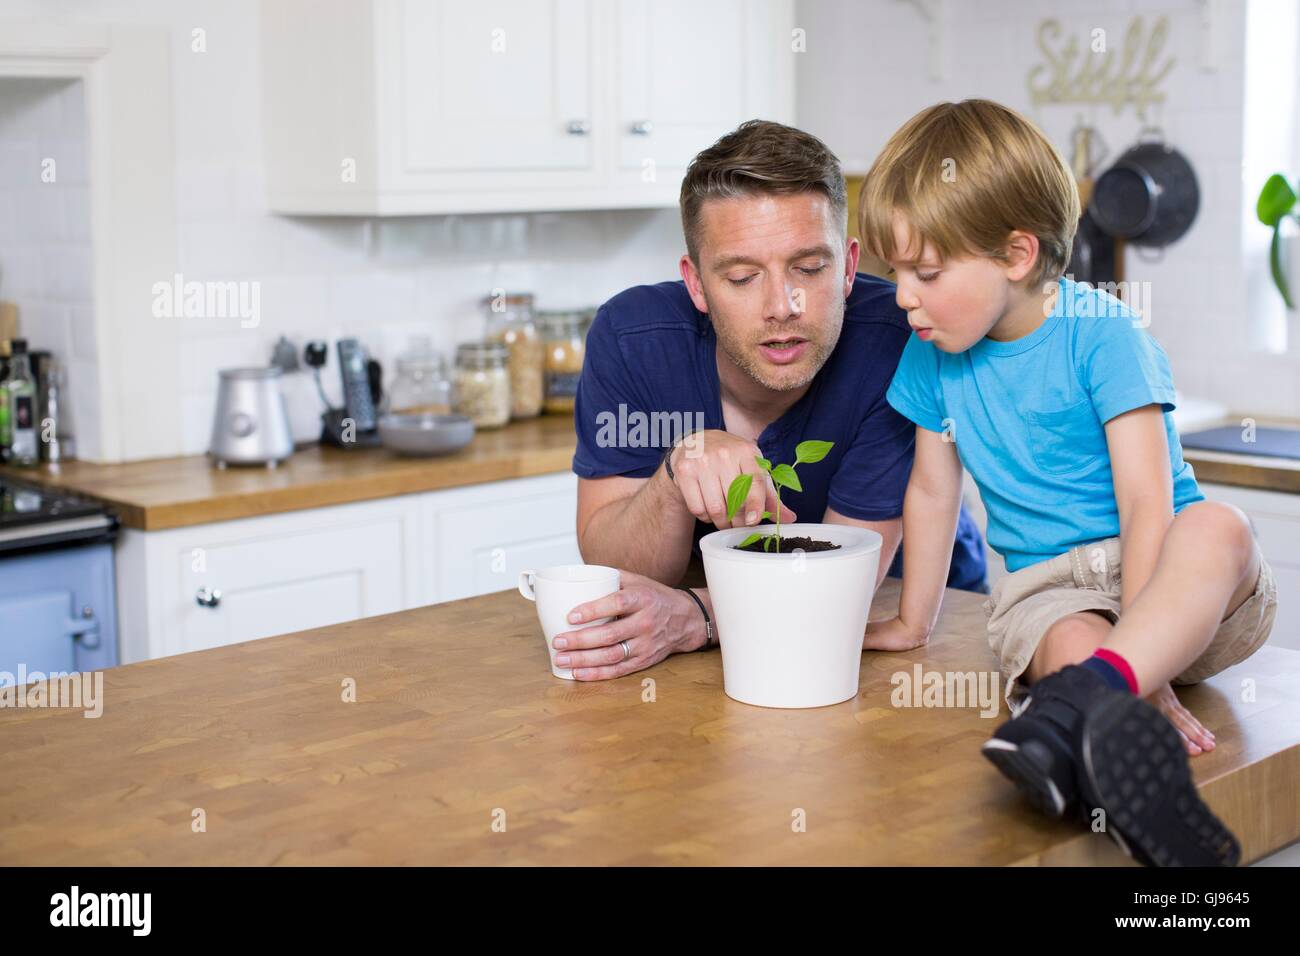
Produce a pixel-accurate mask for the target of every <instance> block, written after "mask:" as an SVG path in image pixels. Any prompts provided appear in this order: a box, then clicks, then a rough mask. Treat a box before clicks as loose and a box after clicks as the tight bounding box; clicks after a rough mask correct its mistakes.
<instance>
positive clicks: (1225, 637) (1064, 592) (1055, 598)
mask: <svg viewBox="0 0 1300 956" xmlns="http://www.w3.org/2000/svg"><path fill="white" fill-rule="evenodd" d="M1255 551H1256V553H1259V543H1258V542H1256V544H1255ZM1120 580H1121V578H1120V539H1119V538H1106V539H1104V540H1101V541H1094V542H1092V543H1090V544H1081V545H1076V546H1075V547H1073V548H1071V549H1070V550H1069V551H1067V552H1066V553H1065V554H1061V555H1057V556H1056V557H1055V558H1049V559H1048V560H1046V561H1041V562H1039V563H1038V564H1033V565H1030V566H1029V567H1027V568H1021V569H1020V570H1019V571H1015V572H1012V573H1011V574H1008V575H1006V576H1005V577H1002V578H999V579H998V581H997V583H996V584H995V585H994V586H993V592H992V593H991V594H990V595H989V598H988V600H987V601H985V602H984V613H985V614H987V615H988V623H989V645H990V646H991V647H992V648H993V653H994V654H996V655H997V656H998V662H999V665H1000V667H1001V669H1002V681H1003V686H1004V687H1005V688H1006V691H1005V693H1006V699H1007V705H1008V707H1010V709H1011V711H1012V713H1013V714H1014V713H1016V712H1017V711H1018V709H1019V707H1018V706H1017V705H1018V704H1019V703H1020V702H1021V700H1022V699H1023V697H1024V695H1025V693H1026V691H1025V688H1024V686H1022V684H1021V682H1020V680H1019V678H1020V677H1021V675H1023V674H1024V672H1025V670H1026V668H1028V667H1029V662H1030V660H1031V659H1032V658H1033V656H1034V651H1036V650H1037V649H1038V642H1039V641H1041V640H1042V639H1043V635H1044V634H1046V633H1047V629H1048V628H1049V627H1051V626H1052V625H1053V624H1055V623H1056V622H1057V621H1059V620H1060V619H1061V618H1063V617H1065V616H1066V615H1068V614H1074V613H1076V612H1078V611H1099V612H1101V613H1102V614H1103V615H1105V616H1106V617H1107V618H1109V619H1110V620H1111V622H1112V623H1114V622H1115V621H1118V620H1119V614H1120ZM1276 613H1277V585H1276V583H1275V582H1274V580H1273V571H1272V569H1271V568H1270V567H1269V566H1268V562H1267V561H1265V560H1264V555H1263V554H1262V553H1260V554H1259V579H1258V581H1256V583H1255V591H1254V593H1253V594H1251V595H1250V597H1248V598H1246V600H1245V601H1244V602H1243V603H1242V605H1241V607H1239V608H1237V610H1236V611H1234V612H1233V613H1232V615H1231V616H1230V617H1229V618H1228V619H1227V620H1226V621H1224V622H1223V623H1222V624H1220V625H1219V629H1218V630H1217V631H1216V632H1215V634H1214V638H1213V640H1211V641H1210V646H1209V647H1207V648H1206V649H1205V650H1204V652H1202V654H1201V656H1200V657H1198V658H1197V659H1196V660H1194V661H1193V662H1192V663H1191V664H1190V665H1189V666H1188V667H1187V669H1186V670H1184V671H1183V672H1182V673H1181V674H1179V675H1178V676H1177V677H1176V678H1174V681H1173V683H1175V684H1195V683H1198V682H1199V681H1203V680H1205V679H1206V678H1207V677H1212V676H1214V675H1215V674H1217V673H1219V672H1220V671H1222V670H1224V669H1225V668H1228V667H1231V666H1232V665H1234V664H1239V663H1241V662H1242V661H1244V660H1245V659H1246V658H1247V657H1249V656H1250V655H1251V654H1253V653H1255V651H1257V650H1259V648H1260V647H1261V646H1262V645H1263V644H1264V642H1265V641H1266V640H1268V635H1269V631H1270V630H1271V629H1272V627H1273V617H1274V615H1276Z"/></svg>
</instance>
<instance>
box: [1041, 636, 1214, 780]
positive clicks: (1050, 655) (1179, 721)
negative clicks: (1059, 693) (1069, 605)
mask: <svg viewBox="0 0 1300 956" xmlns="http://www.w3.org/2000/svg"><path fill="white" fill-rule="evenodd" d="M1113 627H1114V625H1113V624H1111V622H1110V619H1109V618H1107V617H1105V616H1103V615H1101V614H1097V613H1094V612H1093V611H1079V612H1077V613H1075V614H1067V615H1066V616H1065V617H1063V618H1061V619H1060V620H1059V621H1057V622H1056V623H1055V624H1053V625H1052V626H1051V627H1050V628H1048V629H1047V633H1046V634H1045V635H1043V640H1042V641H1041V642H1040V643H1039V645H1038V649H1037V650H1036V651H1034V656H1033V658H1031V659H1030V661H1029V667H1028V668H1027V669H1026V671H1025V680H1026V682H1027V683H1029V684H1031V685H1032V684H1033V683H1034V682H1035V681H1039V680H1042V679H1043V678H1044V677H1046V676H1047V675H1048V674H1053V673H1055V672H1056V671H1059V670H1060V669H1061V668H1062V667H1066V666H1068V665H1070V664H1082V663H1083V662H1084V661H1086V660H1087V659H1088V658H1089V657H1091V656H1092V655H1093V653H1094V652H1095V651H1096V650H1097V648H1099V647H1101V646H1102V645H1104V644H1105V642H1106V639H1107V638H1108V637H1109V636H1110V632H1111V629H1112V628H1113ZM1117 653H1118V652H1117ZM1147 701H1148V702H1149V703H1150V704H1151V705H1152V706H1154V707H1156V708H1158V709H1159V710H1160V712H1161V713H1162V714H1164V715H1165V717H1167V718H1168V719H1169V722H1170V723H1171V724H1173V725H1174V729H1175V730H1177V731H1178V732H1179V734H1181V735H1182V738H1183V742H1184V743H1185V744H1186V746H1187V752H1188V753H1189V754H1191V755H1192V756H1196V755H1197V754H1201V753H1204V752H1205V751H1207V750H1213V749H1214V745H1215V741H1214V734H1212V733H1211V732H1210V731H1209V729H1208V728H1206V727H1205V725H1204V724H1202V723H1201V722H1200V721H1199V720H1197V719H1196V717H1195V716H1193V714H1192V712H1191V711H1190V710H1188V709H1187V708H1186V707H1184V706H1183V705H1182V702H1181V701H1179V699H1178V698H1177V696H1175V694H1174V690H1173V688H1172V687H1170V686H1169V684H1167V683H1166V684H1164V685H1162V686H1161V687H1160V688H1158V689H1157V690H1156V691H1154V692H1153V693H1150V694H1148V695H1147Z"/></svg>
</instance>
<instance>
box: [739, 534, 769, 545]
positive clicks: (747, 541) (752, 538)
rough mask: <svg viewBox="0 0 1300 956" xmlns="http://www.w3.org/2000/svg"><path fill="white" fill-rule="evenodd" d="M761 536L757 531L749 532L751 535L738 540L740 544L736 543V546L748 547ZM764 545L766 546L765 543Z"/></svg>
mask: <svg viewBox="0 0 1300 956" xmlns="http://www.w3.org/2000/svg"><path fill="white" fill-rule="evenodd" d="M761 537H763V536H762V535H761V534H757V533H755V534H751V535H750V536H749V537H748V538H746V539H745V540H744V541H742V542H740V544H738V545H736V547H738V548H748V547H749V546H750V545H751V544H753V543H754V542H755V541H757V540H758V539H759V538H761ZM764 547H766V545H765V546H764Z"/></svg>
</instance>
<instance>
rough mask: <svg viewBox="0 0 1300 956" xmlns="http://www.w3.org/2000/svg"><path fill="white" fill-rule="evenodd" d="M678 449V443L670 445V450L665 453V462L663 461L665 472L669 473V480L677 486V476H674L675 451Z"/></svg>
mask: <svg viewBox="0 0 1300 956" xmlns="http://www.w3.org/2000/svg"><path fill="white" fill-rule="evenodd" d="M676 447H677V443H676V442H673V443H672V444H670V445H669V446H668V450H667V451H666V452H664V460H663V466H664V471H666V472H668V480H669V481H671V482H672V483H673V484H674V485H675V484H677V476H676V475H674V474H673V449H674V448H676Z"/></svg>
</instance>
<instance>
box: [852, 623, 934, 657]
mask: <svg viewBox="0 0 1300 956" xmlns="http://www.w3.org/2000/svg"><path fill="white" fill-rule="evenodd" d="M929 640H930V635H929V634H927V633H926V632H925V631H923V630H919V629H917V628H913V627H909V626H908V625H906V624H904V623H903V620H902V618H897V617H891V618H889V619H888V620H885V621H872V622H869V623H868V624H867V633H866V634H865V635H864V637H863V639H862V649H863V650H864V651H910V650H911V649H912V648H914V647H920V646H921V645H922V644H925V643H926V642H927V641H929Z"/></svg>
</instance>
